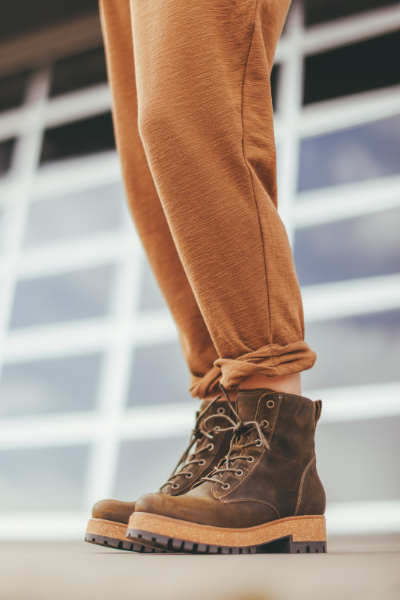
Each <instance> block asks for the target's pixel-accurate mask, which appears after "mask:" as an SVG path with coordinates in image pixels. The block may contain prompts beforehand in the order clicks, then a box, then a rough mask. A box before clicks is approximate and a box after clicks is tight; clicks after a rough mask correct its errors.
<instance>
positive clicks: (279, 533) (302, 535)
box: [128, 512, 326, 548]
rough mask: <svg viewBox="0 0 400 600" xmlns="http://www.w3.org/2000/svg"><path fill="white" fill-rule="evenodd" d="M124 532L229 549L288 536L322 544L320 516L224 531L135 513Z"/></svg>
mask: <svg viewBox="0 0 400 600" xmlns="http://www.w3.org/2000/svg"><path fill="white" fill-rule="evenodd" d="M128 530H140V531H146V532H149V533H154V534H158V535H163V536H166V537H168V538H172V539H173V538H177V539H180V540H185V541H188V542H194V543H195V544H209V545H216V546H228V547H232V548H234V547H238V548H240V547H246V546H258V545H260V544H268V543H269V542H272V541H274V540H277V539H280V538H283V537H287V536H289V535H291V536H292V538H293V541H294V542H323V541H325V540H326V522H325V517H324V516H322V515H307V516H302V517H286V518H285V519H277V520H275V521H271V522H270V523H264V524H262V525H257V526H255V527H246V528H242V529H235V528H232V529H228V528H224V527H213V526H211V525H200V524H198V523H191V522H189V521H182V520H179V519H172V518H171V517H164V516H162V515H155V514H151V513H141V512H135V513H133V515H132V516H131V517H130V519H129V525H128ZM130 539H132V538H130Z"/></svg>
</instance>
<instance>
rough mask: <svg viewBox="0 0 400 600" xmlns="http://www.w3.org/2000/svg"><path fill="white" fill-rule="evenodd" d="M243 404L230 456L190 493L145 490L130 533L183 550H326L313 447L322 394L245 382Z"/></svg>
mask: <svg viewBox="0 0 400 600" xmlns="http://www.w3.org/2000/svg"><path fill="white" fill-rule="evenodd" d="M236 409H237V412H238V424H237V425H236V426H234V428H233V431H234V435H233V438H232V442H231V448H230V451H229V453H228V455H227V456H226V459H225V460H222V461H221V463H220V465H219V467H217V468H215V469H214V471H213V472H212V473H210V474H209V475H208V476H207V477H203V478H202V480H201V481H200V482H199V484H198V485H197V486H194V488H193V489H192V490H191V491H190V492H188V493H187V494H185V495H183V496H179V497H168V496H165V495H162V494H147V495H145V496H142V497H141V498H139V500H138V501H137V503H136V512H135V513H134V514H133V515H132V516H131V518H130V520H129V526H128V531H127V536H128V537H131V536H133V537H136V538H137V537H141V538H142V539H147V540H153V541H154V542H157V543H158V544H161V545H163V546H164V548H168V549H170V550H176V551H181V552H182V551H185V552H194V553H199V552H201V553H222V554H248V553H256V552H257V553H269V552H285V553H286V552H291V553H300V552H326V531H325V517H324V516H323V514H324V511H325V492H324V488H323V486H322V483H321V481H320V479H319V477H318V474H317V468H316V457H315V448H314V434H315V427H316V424H317V421H318V419H319V417H320V414H321V401H317V402H312V401H311V400H308V399H307V398H303V397H301V396H294V395H291V394H284V393H280V392H274V391H271V390H267V389H263V390H241V391H240V392H239V393H238V395H237V397H236Z"/></svg>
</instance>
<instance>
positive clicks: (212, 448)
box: [207, 444, 214, 452]
mask: <svg viewBox="0 0 400 600" xmlns="http://www.w3.org/2000/svg"><path fill="white" fill-rule="evenodd" d="M207 448H208V451H209V452H211V451H212V450H214V444H208V446H207Z"/></svg>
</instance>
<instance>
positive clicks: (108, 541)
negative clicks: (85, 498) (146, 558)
mask: <svg viewBox="0 0 400 600" xmlns="http://www.w3.org/2000/svg"><path fill="white" fill-rule="evenodd" d="M85 542H89V543H90V544H97V545H98V546H107V547H109V548H115V549H116V550H127V551H129V552H141V553H143V552H144V553H150V554H151V553H153V554H154V553H155V554H159V553H162V554H165V553H166V552H167V551H166V549H165V548H163V547H162V546H160V545H159V544H157V543H154V542H152V541H148V540H141V539H136V538H130V539H128V538H127V537H126V523H118V522H116V521H107V520H106V519H90V521H89V523H88V525H87V528H86V534H85Z"/></svg>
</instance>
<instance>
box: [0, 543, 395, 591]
mask: <svg viewBox="0 0 400 600" xmlns="http://www.w3.org/2000/svg"><path fill="white" fill-rule="evenodd" d="M328 550H329V553H328V554H327V555H316V554H311V555H292V556H291V555H249V556H222V555H218V556H190V555H181V554H178V555H173V556H171V555H154V554H134V553H127V552H119V551H112V550H109V549H106V548H101V547H97V546H93V545H91V544H87V543H84V542H64V543H62V542H59V543H55V542H51V543H50V542H49V543H45V542H40V543H33V542H27V543H25V544H24V543H22V542H18V543H17V542H10V543H6V542H2V543H1V544H0V572H1V576H0V600H91V599H92V598H93V599H95V600H103V599H104V600H111V599H118V600H122V599H123V598H132V599H133V598H134V599H135V600H314V599H315V600H347V599H349V600H350V599H351V600H399V598H400V536H386V537H379V538H378V537H376V538H362V537H359V538H350V539H339V538H333V539H331V540H329V541H328Z"/></svg>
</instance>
